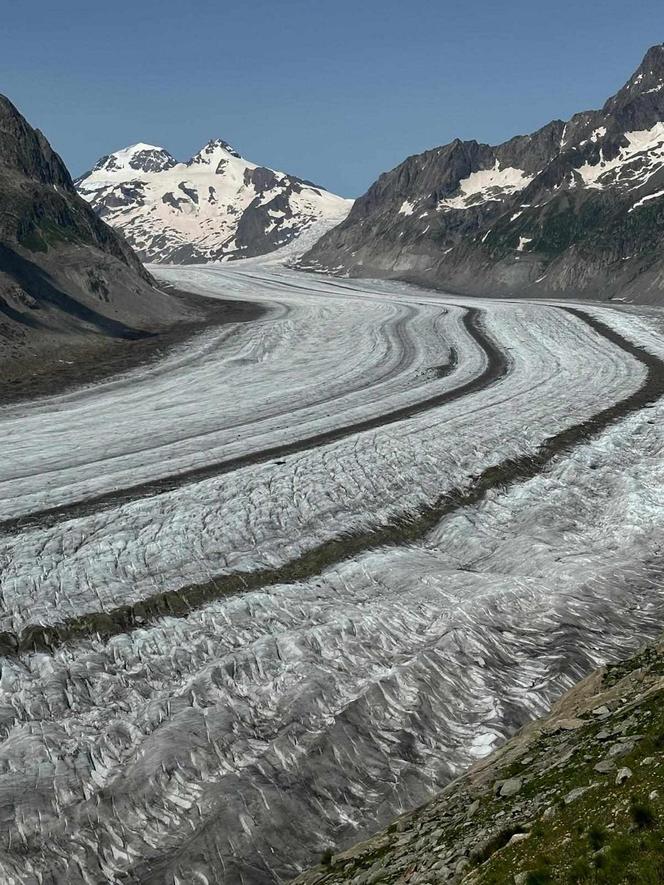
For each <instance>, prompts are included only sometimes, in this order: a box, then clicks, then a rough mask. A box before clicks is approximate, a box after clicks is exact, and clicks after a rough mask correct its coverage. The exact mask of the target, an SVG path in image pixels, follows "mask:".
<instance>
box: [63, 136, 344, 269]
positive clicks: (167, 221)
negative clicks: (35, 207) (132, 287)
mask: <svg viewBox="0 0 664 885" xmlns="http://www.w3.org/2000/svg"><path fill="white" fill-rule="evenodd" d="M76 185H77V187H78V191H79V193H80V194H81V195H82V196H83V197H84V198H85V199H86V200H88V201H89V202H90V204H91V205H92V207H93V208H94V209H95V211H96V212H97V213H98V214H99V216H100V217H102V218H103V219H104V220H105V221H107V222H108V223H109V224H111V225H113V226H114V227H115V228H117V229H118V230H120V231H122V233H123V234H124V235H125V236H126V237H127V239H128V240H129V242H130V243H131V245H132V246H133V247H134V248H135V249H136V251H137V252H138V254H139V255H140V256H141V258H143V259H144V260H145V261H155V262H162V263H168V264H187V263H195V262H205V261H216V260H220V259H232V258H248V257H253V256H256V255H263V254H265V253H267V252H271V251H273V250H274V249H277V248H279V247H280V246H283V245H284V244H286V243H288V242H290V241H291V240H293V239H294V238H295V237H297V236H298V235H299V234H300V233H301V232H302V231H303V230H306V229H307V228H308V227H309V226H310V225H312V224H313V223H317V222H320V221H321V220H326V219H327V220H328V223H329V224H328V226H332V225H334V224H338V223H339V222H340V221H342V220H343V218H345V216H346V215H347V214H348V211H349V209H350V207H351V205H352V203H351V201H350V200H345V199H343V198H341V197H337V196H335V195H334V194H331V193H329V192H328V191H325V190H323V189H322V188H319V187H316V186H315V185H313V184H311V183H310V182H307V181H302V180H301V179H299V178H294V177H293V176H290V175H285V174H284V173H282V172H275V171H273V170H272V169H268V168H266V167H264V166H256V165H255V164H254V163H250V162H249V161H248V160H245V159H243V158H242V157H240V155H239V154H238V153H237V152H236V151H235V150H233V148H232V147H230V145H229V144H227V143H226V142H225V141H222V140H220V139H216V140H214V141H211V142H209V143H208V144H207V145H206V146H205V147H204V148H203V149H202V150H201V151H200V152H199V153H198V154H196V155H195V156H194V157H192V158H191V159H190V160H188V161H187V162H186V163H178V162H177V161H176V160H175V159H174V158H173V157H172V156H171V155H170V154H169V153H168V151H166V150H164V149H163V148H160V147H155V146H153V145H147V144H136V145H133V146H132V147H129V148H125V149H124V150H121V151H117V152H116V153H114V154H110V155H109V156H106V157H102V159H101V160H100V161H99V162H98V163H97V165H96V166H95V167H94V168H93V169H92V170H91V171H90V172H87V173H86V174H85V175H83V176H81V178H79V179H78V180H77V182H76Z"/></svg>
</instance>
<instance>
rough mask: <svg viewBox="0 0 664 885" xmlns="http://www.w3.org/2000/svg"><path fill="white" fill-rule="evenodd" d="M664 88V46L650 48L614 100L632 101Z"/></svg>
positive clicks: (658, 45)
mask: <svg viewBox="0 0 664 885" xmlns="http://www.w3.org/2000/svg"><path fill="white" fill-rule="evenodd" d="M663 87H664V44H662V43H658V44H657V45H656V46H651V47H650V49H649V50H648V51H647V52H646V54H645V56H644V58H643V61H642V62H641V64H640V65H639V66H638V68H637V69H636V71H635V72H634V74H633V75H632V76H631V77H630V79H629V80H628V81H627V83H626V84H625V86H624V87H623V88H622V89H621V90H620V92H619V93H618V95H617V96H616V98H622V99H633V98H635V97H636V96H639V95H648V94H652V93H654V92H659V91H660V90H661V89H662V88H663Z"/></svg>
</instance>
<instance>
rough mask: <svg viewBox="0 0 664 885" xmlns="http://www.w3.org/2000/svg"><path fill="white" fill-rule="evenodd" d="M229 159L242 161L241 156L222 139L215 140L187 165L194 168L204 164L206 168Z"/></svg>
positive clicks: (195, 155) (209, 142)
mask: <svg viewBox="0 0 664 885" xmlns="http://www.w3.org/2000/svg"><path fill="white" fill-rule="evenodd" d="M228 157H235V158H236V159H238V160H239V159H242V158H241V156H240V154H238V152H237V151H236V150H235V148H233V147H231V146H230V144H229V143H228V142H227V141H224V140H223V139H222V138H213V139H211V140H210V141H208V143H207V144H206V145H205V146H204V147H202V148H201V149H200V151H199V152H198V153H197V154H194V156H193V157H192V158H191V160H189V162H188V163H187V165H188V166H193V165H194V164H197V163H202V164H205V165H206V166H212V165H215V166H216V165H218V163H219V160H224V159H227V158H228Z"/></svg>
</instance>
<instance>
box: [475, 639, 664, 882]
mask: <svg viewBox="0 0 664 885" xmlns="http://www.w3.org/2000/svg"><path fill="white" fill-rule="evenodd" d="M645 662H647V663H648V665H650V666H652V668H653V671H654V672H655V673H657V672H659V669H660V667H661V665H662V656H661V654H658V653H656V652H654V651H653V649H649V650H646V651H645V652H644V653H642V655H641V656H637V658H636V659H634V660H632V661H631V662H629V664H627V663H625V664H621V665H617V666H616V667H611V668H609V669H608V672H607V675H606V677H605V684H609V685H610V684H616V676H617V674H618V673H622V674H623V676H624V675H625V674H626V673H627V672H629V671H634V668H635V665H636V667H637V668H638V667H639V666H640V665H642V664H644V663H645ZM608 722H609V723H610V729H609V730H608V732H607V728H608V726H607V724H606V722H605V721H604V720H602V721H599V722H592V721H590V722H589V723H588V725H587V726H585V727H584V728H582V729H580V730H579V732H577V734H576V741H575V744H576V748H575V750H574V752H573V753H572V755H571V756H570V758H569V759H568V760H567V762H566V764H565V766H564V767H563V768H561V769H558V768H554V770H553V771H549V772H546V771H545V772H543V773H542V775H541V776H539V777H535V778H533V779H531V780H530V781H529V783H528V784H527V790H524V791H523V793H522V794H521V795H520V796H519V798H520V799H522V798H523V797H524V796H525V795H526V794H529V795H531V796H532V795H535V794H537V793H538V792H539V793H545V792H547V791H549V790H551V789H554V790H555V795H556V797H557V799H558V801H557V802H555V809H556V811H555V816H553V817H552V819H551V820H549V821H544V820H541V819H540V820H539V821H538V822H537V823H536V824H535V826H533V827H532V829H531V834H530V838H529V839H528V840H527V841H523V842H520V843H517V844H515V845H508V846H507V847H505V848H504V849H503V850H501V851H498V852H496V853H494V854H492V855H491V857H490V858H489V860H488V861H487V862H486V863H485V864H483V865H482V866H480V867H478V869H477V870H476V876H475V878H473V880H472V881H473V883H477V885H511V883H513V882H514V881H515V876H519V875H521V877H523V876H525V879H523V878H521V879H517V880H516V881H522V882H524V885H544V883H546V885H553V883H561V885H586V883H587V885H623V883H625V885H662V883H664V825H663V824H664V756H663V755H662V750H663V748H664V689H662V690H660V691H658V692H656V693H655V694H653V695H651V696H650V697H649V698H648V699H647V700H646V701H644V703H643V704H641V705H639V706H638V707H637V708H636V709H633V710H627V711H626V712H625V714H624V715H623V716H621V717H611V718H610V719H609V720H608ZM623 732H624V736H623V740H624V741H625V746H626V747H628V748H631V749H629V751H628V752H625V753H624V754H621V755H620V756H619V758H617V759H616V765H615V769H614V770H611V771H610V772H607V773H598V772H597V771H596V770H595V768H594V766H595V765H596V764H597V762H598V761H599V760H600V759H604V758H606V756H607V751H608V750H609V748H610V747H611V746H615V743H613V741H614V740H616V738H617V736H619V735H620V734H622V733H623ZM607 733H608V734H614V737H613V738H608V739H607V738H606V737H605V735H607ZM630 734H635V735H636V738H637V740H636V741H634V742H630V741H628V738H629V736H630ZM546 744H547V739H546V738H545V739H541V740H540V741H539V742H538V749H537V750H535V751H534V752H533V753H532V755H533V756H535V757H537V756H538V755H539V753H545V752H546ZM623 768H624V769H628V770H629V775H628V776H627V777H626V779H625V780H624V782H623V783H622V784H621V783H619V780H620V779H619V778H618V777H617V772H618V771H619V770H621V769H623ZM578 787H591V789H589V790H588V791H587V792H586V793H584V794H583V795H581V796H580V797H579V798H578V799H576V800H575V801H571V802H569V803H566V802H565V801H560V800H561V799H563V798H564V797H565V796H568V795H569V794H570V792H571V791H572V790H574V789H576V788H578Z"/></svg>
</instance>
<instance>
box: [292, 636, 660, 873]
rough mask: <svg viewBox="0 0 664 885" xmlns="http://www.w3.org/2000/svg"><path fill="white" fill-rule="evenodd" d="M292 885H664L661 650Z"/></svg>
mask: <svg viewBox="0 0 664 885" xmlns="http://www.w3.org/2000/svg"><path fill="white" fill-rule="evenodd" d="M295 882H296V883H297V885H341V883H351V885H379V883H380V885H406V883H410V885H416V883H417V885H441V883H445V885H457V883H464V885H512V883H513V885H546V883H591V882H592V883H606V885H609V883H616V885H617V883H639V885H651V883H660V882H664V643H662V642H660V643H659V644H657V645H654V646H650V647H647V648H646V649H645V650H644V651H643V652H641V653H640V654H638V655H637V656H636V657H634V658H632V659H631V660H629V661H626V662H623V663H620V664H617V665H612V666H609V667H608V668H605V669H602V670H599V671H597V672H595V673H594V674H592V675H591V676H590V677H588V678H587V679H585V680H584V681H583V682H581V683H579V685H577V686H576V687H575V688H574V689H573V690H572V691H570V692H569V693H568V694H566V695H565V696H564V697H563V698H562V699H561V700H560V701H559V702H558V703H557V704H556V705H555V707H554V708H553V710H552V712H551V714H550V715H549V716H547V717H546V718H544V719H541V720H539V721H536V722H534V723H532V724H530V725H528V726H526V727H525V728H524V729H523V730H522V731H520V732H519V733H518V734H517V735H516V736H515V737H514V738H513V739H512V740H510V741H509V742H508V743H507V744H505V745H504V746H503V747H502V748H501V749H500V750H498V751H497V752H495V753H493V754H492V755H491V756H489V757H488V758H487V759H485V760H484V761H482V762H479V763H477V764H476V765H475V766H474V767H473V768H471V769H470V770H469V772H468V773H467V774H465V775H464V776H463V777H461V778H459V779H458V780H456V781H455V782H453V783H452V784H450V785H449V786H448V787H447V788H446V789H445V790H444V791H443V792H442V793H441V794H440V795H439V796H438V797H437V798H436V799H434V800H433V801H432V802H430V803H428V804H426V805H424V806H422V807H421V808H419V809H417V810H416V811H414V812H411V813H409V814H406V815H404V816H402V817H400V818H399V819H398V820H396V821H395V822H394V823H393V824H392V825H391V826H390V827H388V828H387V829H386V830H384V831H383V832H381V833H378V834H377V835H376V836H374V837H373V838H372V839H369V840H368V841H366V842H363V843H362V844H359V845H357V846H355V847H353V848H351V849H349V850H347V851H344V852H342V853H340V854H337V855H332V854H331V853H330V854H327V855H326V856H324V857H323V862H322V863H321V865H320V866H319V867H317V868H316V869H315V870H312V871H310V872H307V873H304V874H303V875H301V876H299V877H298V878H297V879H296V880H295Z"/></svg>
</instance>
